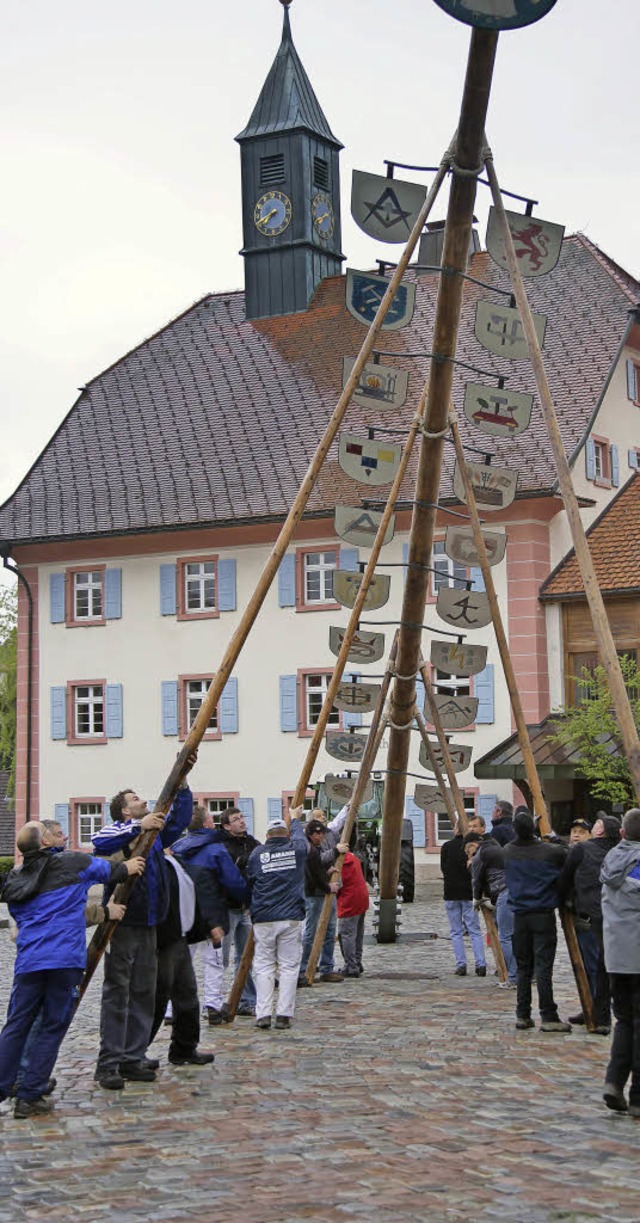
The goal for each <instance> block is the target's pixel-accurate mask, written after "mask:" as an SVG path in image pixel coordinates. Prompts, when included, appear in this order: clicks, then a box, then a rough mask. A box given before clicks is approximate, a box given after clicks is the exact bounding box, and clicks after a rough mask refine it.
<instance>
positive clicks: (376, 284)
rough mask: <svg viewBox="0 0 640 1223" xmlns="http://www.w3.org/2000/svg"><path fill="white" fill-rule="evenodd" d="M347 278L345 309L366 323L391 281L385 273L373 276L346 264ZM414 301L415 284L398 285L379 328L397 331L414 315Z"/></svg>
mask: <svg viewBox="0 0 640 1223" xmlns="http://www.w3.org/2000/svg"><path fill="white" fill-rule="evenodd" d="M346 282H347V284H346V293H347V299H346V300H347V310H348V311H349V313H350V314H352V315H353V317H354V318H357V320H358V322H359V323H364V324H365V326H366V327H369V326H370V324H371V323H372V322H373V320H374V318H375V316H376V313H377V310H378V306H379V305H380V302H381V301H382V299H383V297H384V295H385V293H386V291H387V289H388V288H389V285H390V284H391V281H390V280H389V279H388V278H387V277H386V276H372V274H371V272H356V271H355V270H354V269H353V268H347V276H346ZM415 303H416V286H415V284H413V283H412V282H411V281H407V283H406V284H401V285H398V288H397V290H396V295H395V297H394V299H393V301H392V303H391V305H390V307H389V311H388V313H387V317H386V318H385V320H384V323H383V324H382V330H383V331H397V330H398V329H399V328H400V327H406V326H407V324H408V323H410V322H411V319H412V318H413V309H414V306H415Z"/></svg>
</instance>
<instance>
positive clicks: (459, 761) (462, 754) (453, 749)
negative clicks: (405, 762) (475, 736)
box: [418, 743, 473, 773]
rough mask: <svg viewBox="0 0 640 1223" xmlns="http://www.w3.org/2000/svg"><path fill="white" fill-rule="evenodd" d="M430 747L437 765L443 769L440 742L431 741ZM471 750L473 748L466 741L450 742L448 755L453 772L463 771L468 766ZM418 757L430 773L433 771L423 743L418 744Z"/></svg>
mask: <svg viewBox="0 0 640 1223" xmlns="http://www.w3.org/2000/svg"><path fill="white" fill-rule="evenodd" d="M431 747H432V750H433V754H434V757H435V761H436V764H437V765H438V767H439V768H440V769H444V759H443V755H442V751H441V748H440V744H439V743H432V744H431ZM472 751H473V748H471V747H469V746H468V745H467V744H466V743H450V744H449V755H450V756H451V765H452V767H453V771H454V773H464V770H465V769H468V768H469V765H470V764H471V752H472ZM418 759H419V761H420V764H421V765H422V767H423V768H424V769H427V770H428V771H429V772H430V773H432V772H433V769H432V768H431V764H430V763H429V758H428V756H427V749H426V747H425V745H424V743H421V744H420V754H419V756H418Z"/></svg>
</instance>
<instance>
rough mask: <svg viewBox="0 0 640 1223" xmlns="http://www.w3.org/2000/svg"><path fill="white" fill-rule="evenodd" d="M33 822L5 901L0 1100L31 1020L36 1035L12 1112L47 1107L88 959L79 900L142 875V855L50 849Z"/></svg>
mask: <svg viewBox="0 0 640 1223" xmlns="http://www.w3.org/2000/svg"><path fill="white" fill-rule="evenodd" d="M45 831H46V830H45V828H44V826H43V825H42V824H40V823H37V822H36V821H31V822H29V823H28V824H25V825H24V827H23V828H21V829H20V832H19V833H18V842H17V843H18V849H19V850H20V852H21V853H22V854H24V861H23V864H22V866H19V867H15V868H14V870H12V871H11V873H10V874H9V876H8V878H7V880H6V883H5V886H4V890H3V900H5V901H6V903H7V904H8V906H9V912H10V913H11V916H12V917H13V919H14V921H15V922H16V924H17V927H18V935H17V940H16V945H17V954H16V962H15V969H14V974H15V975H14V982H13V989H12V991H11V1001H10V1003H9V1010H8V1013H7V1022H6V1024H5V1027H4V1029H3V1031H2V1033H1V1034H0V1100H4V1099H6V1097H7V1096H8V1095H9V1094H10V1092H11V1088H12V1087H13V1083H14V1080H15V1078H16V1069H17V1067H18V1066H19V1064H20V1059H21V1057H22V1054H23V1051H24V1048H25V1045H26V1043H27V1040H28V1038H29V1035H30V1032H31V1028H32V1025H33V1023H34V1021H35V1020H36V1019H37V1018H38V1017H39V1016H40V1015H41V1016H42V1022H41V1028H40V1032H39V1034H38V1038H37V1039H36V1040H34V1041H33V1042H32V1045H31V1049H30V1053H29V1060H28V1064H27V1066H26V1068H25V1071H24V1076H23V1078H22V1080H21V1081H20V1082H19V1085H18V1088H17V1097H18V1098H17V1102H16V1109H15V1116H16V1117H17V1118H25V1117H33V1116H38V1115H39V1114H41V1113H48V1112H50V1111H51V1109H52V1107H53V1104H52V1101H51V1100H50V1099H47V1098H46V1096H47V1094H48V1093H47V1089H48V1084H49V1076H50V1074H51V1071H52V1070H53V1067H54V1065H55V1061H56V1058H57V1056H58V1050H59V1049H60V1045H61V1044H62V1040H63V1038H64V1035H65V1032H66V1031H67V1028H68V1027H69V1024H70V1022H71V1018H72V1015H73V1003H74V999H75V997H76V992H77V987H78V985H79V984H80V981H81V980H82V976H83V973H84V970H85V967H86V963H87V947H86V938H85V929H86V927H85V916H84V912H85V904H86V901H87V893H88V891H89V888H90V887H91V885H92V884H93V883H104V884H106V885H107V886H113V885H114V884H116V883H121V882H124V880H125V879H126V878H127V876H128V875H140V874H141V873H142V871H143V870H144V867H145V863H144V860H143V859H142V858H130V859H129V861H128V862H126V863H125V862H122V863H119V864H117V865H112V864H111V863H109V862H103V861H101V859H99V858H92V857H91V856H90V855H89V854H81V853H67V852H64V851H63V852H61V853H52V852H51V849H50V848H49V847H47V845H46V844H45V845H43V834H45Z"/></svg>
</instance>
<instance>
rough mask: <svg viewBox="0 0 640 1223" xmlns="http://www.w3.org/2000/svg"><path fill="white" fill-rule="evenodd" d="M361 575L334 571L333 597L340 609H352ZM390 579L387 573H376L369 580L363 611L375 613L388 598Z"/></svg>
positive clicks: (344, 570) (360, 582)
mask: <svg viewBox="0 0 640 1223" xmlns="http://www.w3.org/2000/svg"><path fill="white" fill-rule="evenodd" d="M363 576H364V574H362V573H349V572H348V570H346V569H336V570H335V572H334V575H333V597H334V599H336V601H337V602H338V603H340V604H341V606H342V607H353V605H354V603H355V601H356V598H357V596H358V591H359V590H360V587H361V585H362V579H363ZM390 589H391V578H390V577H389V574H388V573H376V574H375V575H374V577H372V578H371V581H370V582H369V586H368V587H367V593H366V595H365V597H364V603H363V611H377V610H378V608H380V607H384V605H385V603H386V602H387V600H388V598H389V591H390Z"/></svg>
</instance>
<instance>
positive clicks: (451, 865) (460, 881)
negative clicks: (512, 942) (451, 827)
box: [440, 824, 487, 977]
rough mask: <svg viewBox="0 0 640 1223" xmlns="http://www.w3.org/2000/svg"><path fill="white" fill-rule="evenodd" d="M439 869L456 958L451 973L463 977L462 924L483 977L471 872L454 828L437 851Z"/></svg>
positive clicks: (485, 972)
mask: <svg viewBox="0 0 640 1223" xmlns="http://www.w3.org/2000/svg"><path fill="white" fill-rule="evenodd" d="M440 870H441V871H442V875H443V879H444V907H445V909H446V911H447V919H448V921H449V931H450V933H451V945H452V947H453V954H454V956H455V960H456V967H455V975H456V976H457V977H466V975H467V957H466V953H465V949H464V928H465V926H466V928H467V931H468V934H469V938H470V939H471V947H472V950H473V957H474V960H475V966H476V976H477V977H486V975H487V962H486V960H485V955H484V943H483V941H482V932H481V930H480V922H479V920H478V914H477V913H476V911H475V909H474V907H473V903H472V890H471V872H470V871H469V867H468V866H467V855H466V854H465V851H464V843H463V837H462V833H461V832H460V831H459V830H458V825H457V824H456V829H455V833H454V835H453V836H452V837H451V839H450V840H449V841H445V842H444V845H443V846H442V849H441V850H440Z"/></svg>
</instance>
